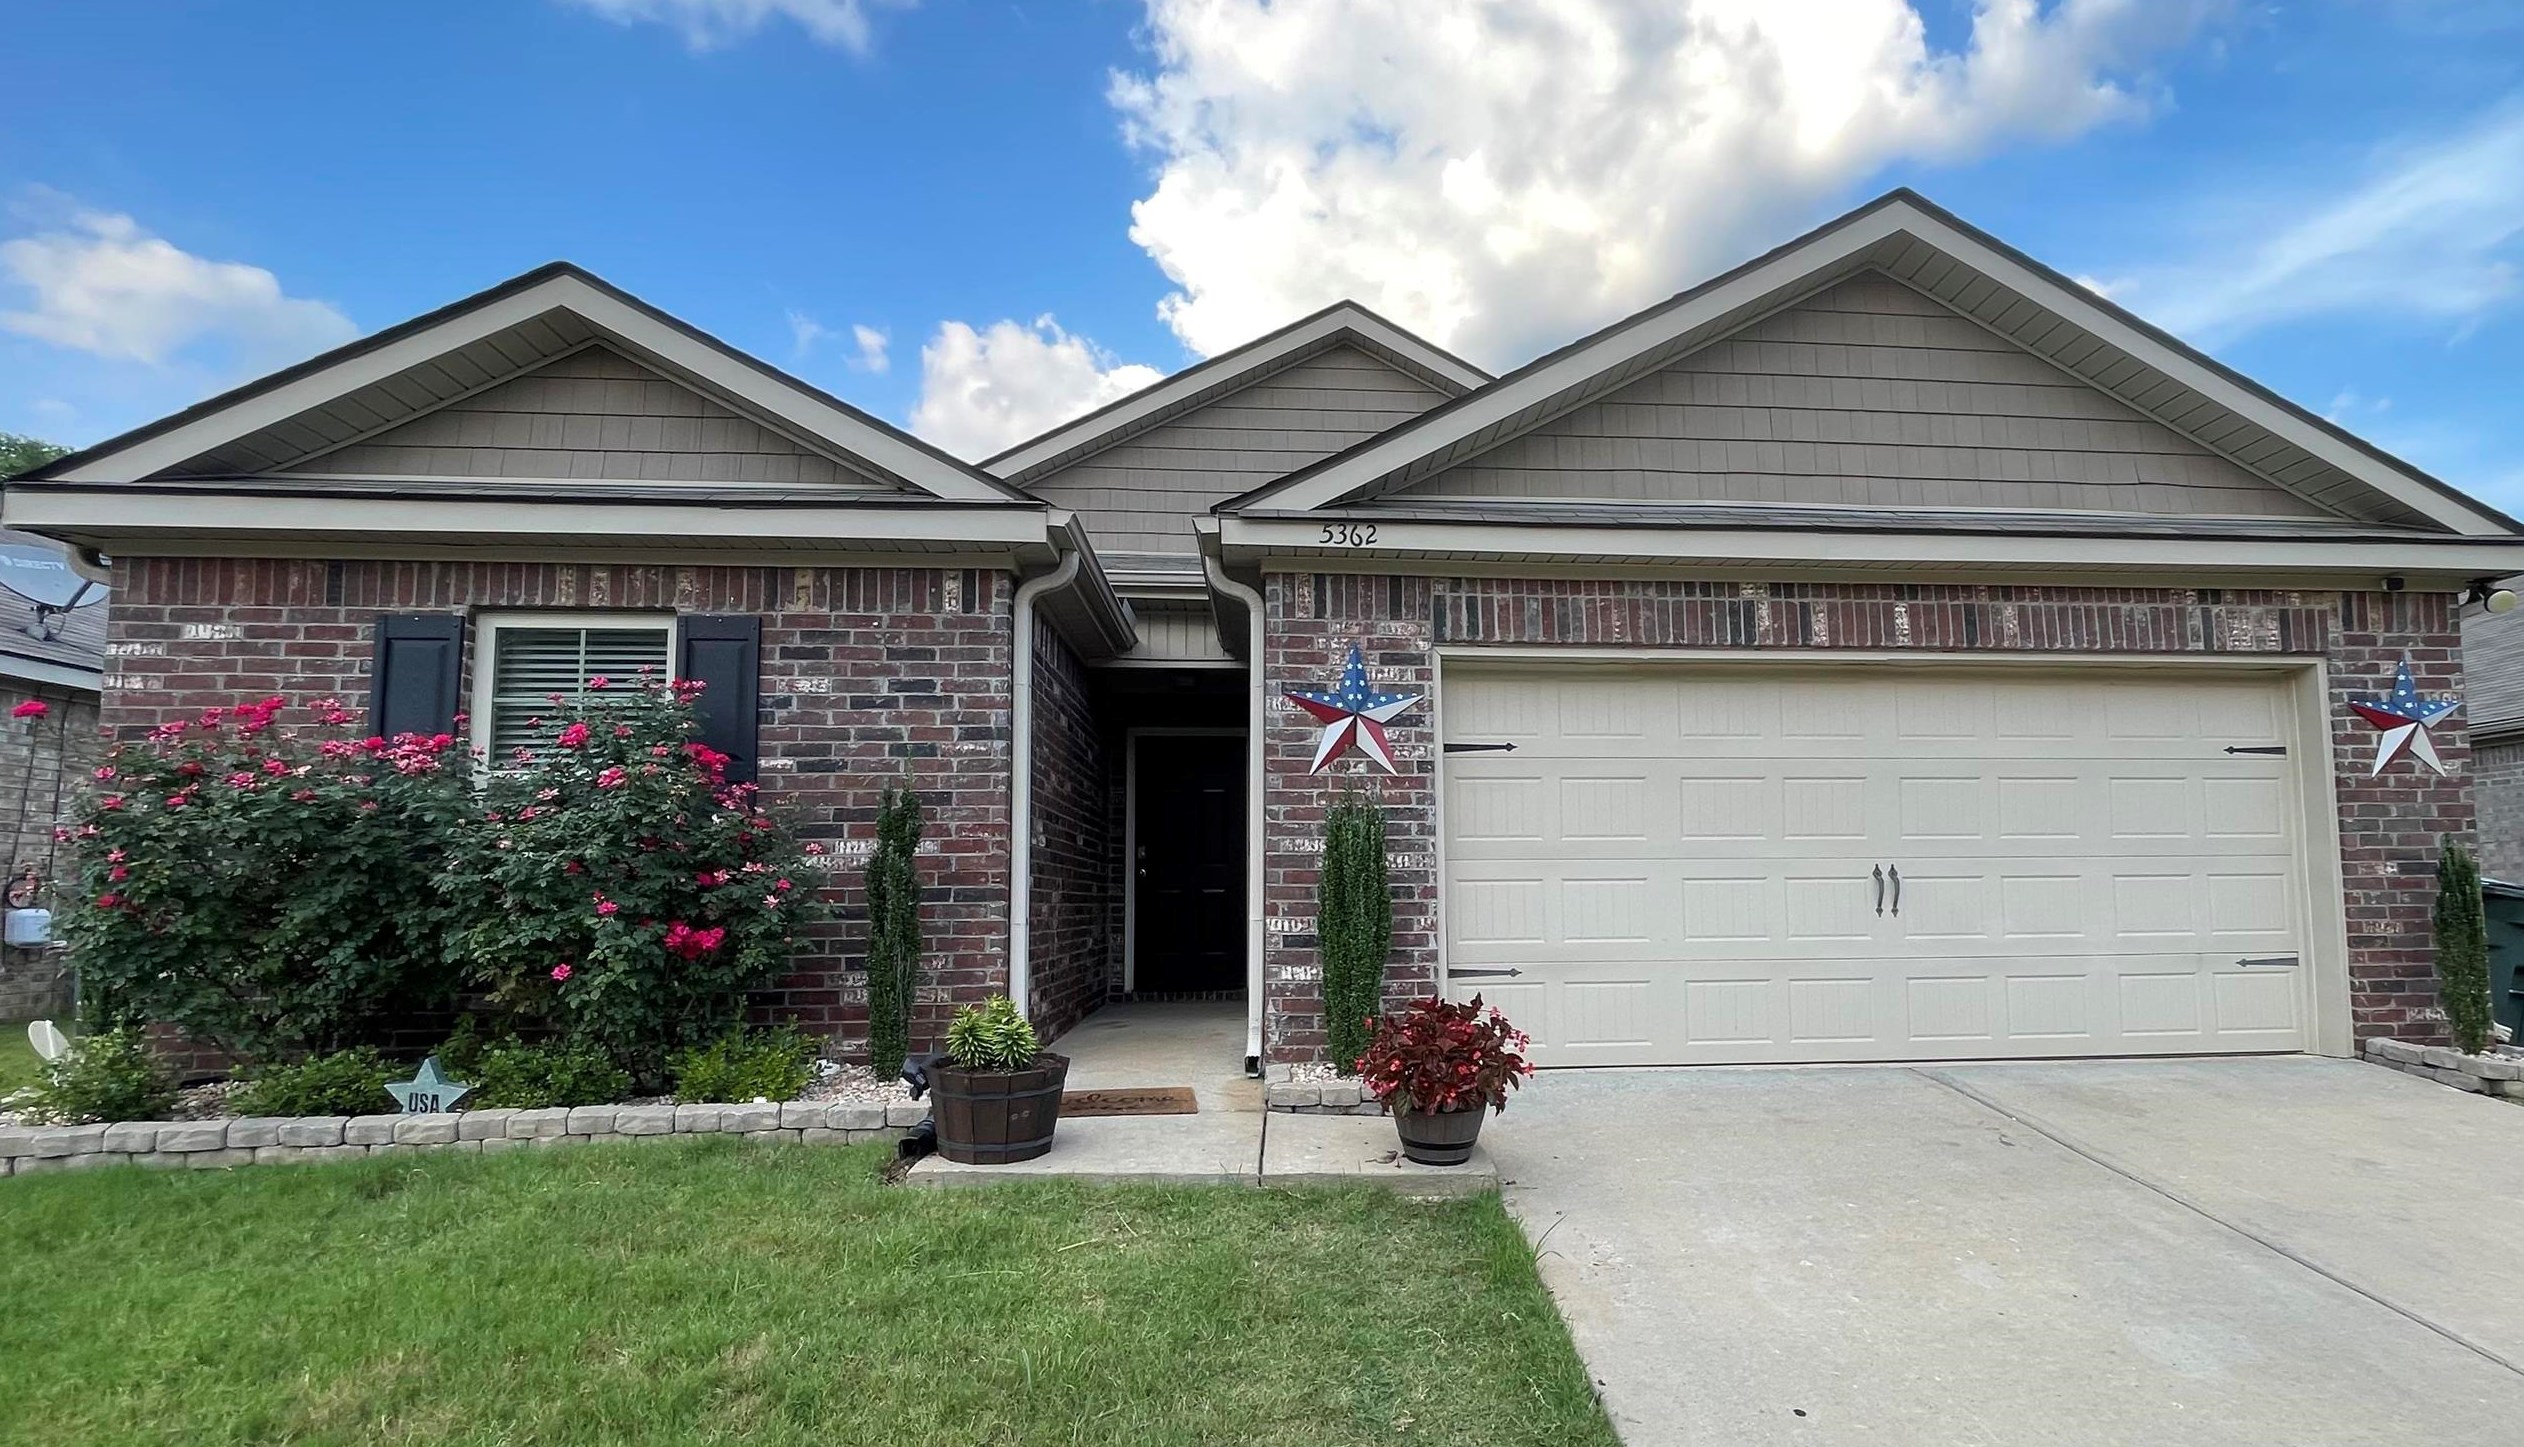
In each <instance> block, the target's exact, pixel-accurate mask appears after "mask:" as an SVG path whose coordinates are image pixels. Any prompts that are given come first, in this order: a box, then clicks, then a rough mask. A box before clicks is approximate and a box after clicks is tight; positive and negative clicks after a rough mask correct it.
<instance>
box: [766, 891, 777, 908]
mask: <svg viewBox="0 0 2524 1447" xmlns="http://www.w3.org/2000/svg"><path fill="white" fill-rule="evenodd" d="M762 902H763V903H764V904H765V905H768V906H769V907H771V908H773V909H778V908H779V907H780V896H778V895H776V894H766V895H764V896H763V897H762Z"/></svg>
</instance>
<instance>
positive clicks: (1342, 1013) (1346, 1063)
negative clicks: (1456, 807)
mask: <svg viewBox="0 0 2524 1447" xmlns="http://www.w3.org/2000/svg"><path fill="white" fill-rule="evenodd" d="M1323 831H1324V832H1323V868H1322V870H1321V872H1320V873H1318V874H1317V876H1316V881H1315V940H1316V946H1317V949H1318V950H1319V951H1320V952H1321V954H1322V957H1323V1033H1324V1037H1325V1044H1326V1046H1327V1048H1328V1049H1329V1050H1330V1051H1331V1054H1332V1063H1333V1065H1334V1066H1335V1067H1337V1068H1338V1069H1339V1070H1340V1071H1341V1073H1343V1074H1345V1075H1347V1074H1350V1073H1353V1072H1355V1071H1356V1070H1357V1069H1358V1058H1359V1055H1360V1053H1361V1052H1362V1051H1364V1050H1366V1048H1367V1041H1368V1037H1369V1034H1370V1033H1371V1032H1372V1031H1373V1030H1374V1029H1375V1021H1376V1017H1377V1015H1378V1013H1379V1012H1381V1011H1382V1010H1383V1009H1384V1007H1385V960H1386V957H1387V956H1388V955H1390V954H1391V953H1392V950H1393V894H1392V891H1391V890H1390V888H1388V886H1387V885H1386V882H1385V811H1384V810H1382V809H1380V808H1378V807H1377V806H1376V805H1375V804H1373V803H1371V802H1370V801H1368V800H1367V799H1364V798H1362V797H1360V796H1358V795H1356V794H1352V795H1349V796H1348V797H1346V798H1343V799H1341V800H1340V801H1338V802H1336V803H1335V804H1333V806H1332V808H1331V811H1330V812H1329V813H1328V814H1327V815H1326V816H1325V818H1324V825H1323Z"/></svg>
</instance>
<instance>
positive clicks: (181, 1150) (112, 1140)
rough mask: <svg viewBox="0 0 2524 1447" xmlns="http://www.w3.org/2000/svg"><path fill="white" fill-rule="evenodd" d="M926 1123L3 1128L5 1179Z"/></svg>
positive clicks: (861, 1108)
mask: <svg viewBox="0 0 2524 1447" xmlns="http://www.w3.org/2000/svg"><path fill="white" fill-rule="evenodd" d="M928 1118H929V1107H928V1106H927V1105H926V1104H925V1103H923V1102H920V1101H895V1102H893V1103H891V1104H888V1105H868V1104H851V1103H846V1102H842V1101H797V1100H792V1101H783V1102H779V1103H776V1104H760V1103H758V1104H750V1105H740V1104H716V1105H714V1104H695V1105H580V1106H555V1107H551V1108H547V1109H542V1110H458V1111H442V1112H438V1113H435V1114H429V1115H308V1116H233V1117H229V1118H226V1119H221V1120H126V1121H112V1122H107V1123H103V1124H98V1125H30V1126H4V1127H0V1176H24V1175H32V1174H35V1173H37V1172H40V1171H64V1170H79V1169H83V1168H85V1167H90V1166H120V1165H135V1166H156V1167H160V1168H191V1169H196V1170H207V1169H213V1168H218V1167H225V1166H260V1165H287V1164H296V1163H300V1162H308V1161H331V1160H347V1159H350V1158H352V1157H355V1156H371V1155H384V1154H388V1153H391V1152H395V1151H422V1150H441V1151H473V1152H481V1153H485V1154H488V1153H493V1152H498V1151H507V1150H520V1149H524V1148H527V1147H532V1146H562V1145H586V1144H589V1143H591V1142H596V1141H658V1140H671V1139H674V1138H676V1137H689V1136H702V1135H742V1136H746V1137H749V1138H752V1139H755V1140H762V1141H777V1142H791V1143H796V1144H801V1145H857V1144H859V1143H860V1142H862V1141H877V1140H900V1139H902V1138H903V1137H904V1136H905V1135H908V1134H910V1132H911V1130H912V1128H913V1127H915V1126H917V1125H919V1124H920V1123H921V1122H922V1121H924V1120H927V1119H928Z"/></svg>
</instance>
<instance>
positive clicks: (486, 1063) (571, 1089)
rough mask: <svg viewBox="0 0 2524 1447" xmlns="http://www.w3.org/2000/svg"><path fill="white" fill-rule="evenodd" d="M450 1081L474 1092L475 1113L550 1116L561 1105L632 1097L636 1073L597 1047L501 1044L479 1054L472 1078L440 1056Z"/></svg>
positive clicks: (470, 1100) (552, 1043)
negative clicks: (520, 1112)
mask: <svg viewBox="0 0 2524 1447" xmlns="http://www.w3.org/2000/svg"><path fill="white" fill-rule="evenodd" d="M438 1065H439V1068H440V1069H441V1070H442V1071H444V1072H445V1073H446V1074H447V1075H448V1077H449V1078H451V1079H453V1080H455V1081H457V1082H458V1083H460V1084H464V1085H470V1086H472V1087H473V1091H472V1093H471V1094H469V1095H467V1096H465V1098H464V1100H463V1104H464V1105H466V1106H467V1107H469V1108H471V1109H474V1110H545V1109H549V1108H551V1107H553V1106H560V1105H611V1104H613V1103H614V1102H615V1101H618V1100H620V1099H622V1098H623V1097H624V1096H627V1095H629V1094H630V1093H631V1072H629V1071H627V1070H625V1069H623V1068H622V1067H621V1066H619V1065H616V1064H614V1063H613V1059H612V1057H610V1056H608V1055H606V1054H605V1052H604V1051H602V1050H599V1049H597V1048H596V1047H595V1046H593V1045H588V1044H574V1043H571V1042H569V1041H563V1040H547V1041H542V1042H539V1043H535V1044H528V1043H526V1042H525V1041H522V1040H500V1041H494V1042H492V1043H490V1044H487V1045H483V1046H481V1047H480V1049H479V1050H478V1052H476V1054H475V1056H474V1059H473V1062H472V1069H471V1071H470V1073H464V1074H459V1073H458V1072H457V1071H456V1070H455V1068H454V1067H452V1066H450V1065H449V1064H448V1062H447V1057H446V1056H444V1055H441V1056H440V1057H439V1060H438Z"/></svg>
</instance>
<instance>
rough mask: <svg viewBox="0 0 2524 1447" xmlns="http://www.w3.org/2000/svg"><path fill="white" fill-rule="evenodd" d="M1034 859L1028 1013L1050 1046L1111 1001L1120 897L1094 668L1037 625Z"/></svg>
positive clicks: (1029, 911)
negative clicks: (1090, 686) (1091, 689)
mask: <svg viewBox="0 0 2524 1447" xmlns="http://www.w3.org/2000/svg"><path fill="white" fill-rule="evenodd" d="M1033 768H1034V859H1033V867H1032V869H1031V871H1030V873H1031V876H1032V878H1031V881H1030V884H1029V888H1030V890H1031V898H1030V900H1029V901H1028V908H1027V911H1026V914H1027V931H1028V943H1027V963H1028V968H1029V970H1030V972H1031V980H1030V982H1029V984H1028V986H1027V990H1028V997H1027V1000H1026V1005H1027V1012H1028V1013H1029V1014H1031V1015H1032V1016H1033V1018H1034V1024H1035V1028H1036V1029H1038V1030H1040V1031H1041V1032H1042V1034H1043V1038H1044V1039H1046V1040H1050V1039H1055V1038H1057V1037H1058V1036H1059V1035H1060V1033H1061V1032H1062V1031H1064V1030H1067V1029H1068V1028H1069V1027H1070V1026H1072V1025H1075V1024H1077V1023H1078V1021H1079V1020H1080V1019H1082V1018H1083V1017H1084V1016H1085V1015H1086V1014H1087V1012H1088V1011H1090V1010H1093V1009H1094V1008H1096V1007H1097V1006H1098V1005H1101V1004H1103V1003H1104V999H1105V996H1106V994H1107V992H1108V990H1109V988H1110V984H1109V981H1110V979H1111V976H1112V973H1113V970H1114V968H1115V966H1114V961H1113V952H1112V944H1111V938H1112V937H1111V935H1110V934H1109V933H1108V926H1109V922H1110V920H1111V913H1110V905H1111V901H1112V897H1113V895H1114V894H1115V893H1116V890H1115V886H1114V881H1113V878H1112V867H1113V852H1112V838H1111V834H1110V832H1109V826H1110V816H1109V814H1108V813H1107V808H1108V804H1109V801H1108V799H1107V797H1106V791H1105V773H1106V766H1105V758H1104V751H1103V748H1102V746H1101V743H1100V741H1099V739H1098V737H1097V729H1096V719H1095V710H1094V707H1093V706H1092V704H1091V703H1090V702H1089V699H1088V695H1087V671H1086V669H1085V667H1084V666H1082V665H1081V664H1080V663H1079V662H1078V655H1076V654H1075V653H1072V652H1070V651H1069V646H1068V645H1067V644H1065V643H1063V642H1061V640H1060V637H1059V635H1058V634H1056V633H1054V632H1053V631H1052V629H1051V625H1049V624H1048V623H1044V622H1043V621H1041V620H1040V619H1039V618H1038V619H1037V620H1036V622H1035V627H1034V758H1033Z"/></svg>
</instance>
